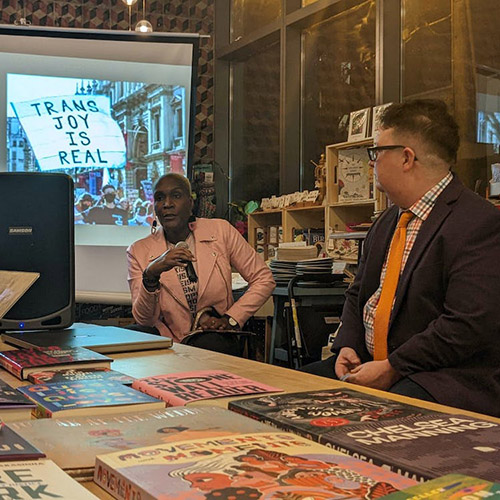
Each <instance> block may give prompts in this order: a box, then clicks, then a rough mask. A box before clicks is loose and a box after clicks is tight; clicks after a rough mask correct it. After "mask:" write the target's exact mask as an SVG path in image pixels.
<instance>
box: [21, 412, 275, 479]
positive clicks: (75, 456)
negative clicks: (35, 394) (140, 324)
mask: <svg viewBox="0 0 500 500" xmlns="http://www.w3.org/2000/svg"><path fill="white" fill-rule="evenodd" d="M12 428H13V429H14V430H15V431H16V432H17V434H19V435H20V436H21V437H23V438H24V439H26V440H28V441H29V442H31V443H33V444H34V445H36V446H37V447H38V448H40V449H42V450H45V451H46V453H47V457H48V458H50V459H51V460H53V461H54V462H55V463H56V464H57V465H58V466H59V467H61V468H62V469H64V471H65V472H66V473H67V474H69V475H70V476H71V477H73V478H75V479H76V480H77V481H87V480H89V479H90V480H91V479H92V477H93V475H94V466H95V458H96V455H102V454H106V453H112V452H116V451H118V450H123V451H124V450H128V449H131V448H140V447H145V446H151V445H157V444H160V443H169V442H171V441H175V440H185V439H198V438H202V437H208V436H212V437H219V438H222V437H224V436H228V435H230V434H233V433H235V432H243V433H246V432H269V431H272V429H271V428H270V427H268V426H267V425H264V424H261V423H260V422H257V421H256V420H251V419H249V418H246V417H243V416H242V415H238V414H236V413H234V412H232V411H229V410H225V409H222V408H217V407H211V406H204V407H191V408H168V409H167V408H164V409H161V410H155V411H138V412H134V413H127V414H123V415H120V414H118V415H104V416H95V417H94V416H86V417H72V418H66V419H64V418H51V419H40V420H29V421H25V422H15V423H14V424H13V425H12ZM68 443H71V446H72V447H73V449H74V450H77V451H78V452H77V453H68Z"/></svg>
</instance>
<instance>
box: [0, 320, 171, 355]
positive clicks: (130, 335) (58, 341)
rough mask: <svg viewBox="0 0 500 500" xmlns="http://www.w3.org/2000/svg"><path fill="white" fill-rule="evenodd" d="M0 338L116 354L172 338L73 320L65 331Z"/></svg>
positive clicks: (166, 343)
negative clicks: (85, 348) (72, 323)
mask: <svg viewBox="0 0 500 500" xmlns="http://www.w3.org/2000/svg"><path fill="white" fill-rule="evenodd" d="M2 341H3V342H6V343H7V344H11V345H15V346H17V347H28V348H30V347H50V346H59V347H63V348H67V347H87V348H88V349H91V350H92V351H95V352H100V353H116V352H132V351H146V350H150V349H168V348H170V347H172V339H171V338H168V337H162V336H160V335H153V334H150V333H143V332H137V331H134V330H127V329H126V328H119V327H116V326H100V325H89V324H86V323H76V324H74V325H73V327H72V328H68V329H65V330H43V331H42V330H41V331H29V332H10V333H9V332H7V333H3V334H2Z"/></svg>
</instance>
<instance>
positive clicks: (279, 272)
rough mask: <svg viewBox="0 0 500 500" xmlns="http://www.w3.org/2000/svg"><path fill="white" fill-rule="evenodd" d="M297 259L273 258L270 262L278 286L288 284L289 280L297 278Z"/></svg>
mask: <svg viewBox="0 0 500 500" xmlns="http://www.w3.org/2000/svg"><path fill="white" fill-rule="evenodd" d="M296 266H297V262H296V261H292V260H276V259H275V260H272V261H271V263H270V264H269V267H270V269H271V272H272V273H273V278H274V281H276V285H278V286H288V282H289V281H290V280H291V279H292V278H295V275H296V273H295V268H296Z"/></svg>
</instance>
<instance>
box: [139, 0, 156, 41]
mask: <svg viewBox="0 0 500 500" xmlns="http://www.w3.org/2000/svg"><path fill="white" fill-rule="evenodd" d="M135 31H139V32H141V33H151V32H152V31H153V25H152V24H151V23H150V22H149V21H146V0H142V21H139V22H138V23H137V24H136V25H135Z"/></svg>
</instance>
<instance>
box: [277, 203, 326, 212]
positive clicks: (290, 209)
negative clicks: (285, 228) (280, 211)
mask: <svg viewBox="0 0 500 500" xmlns="http://www.w3.org/2000/svg"><path fill="white" fill-rule="evenodd" d="M285 210H286V211H287V212H300V211H308V210H309V211H314V210H317V211H318V212H323V211H324V210H325V205H310V206H306V207H293V206H292V207H286V208H285Z"/></svg>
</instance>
